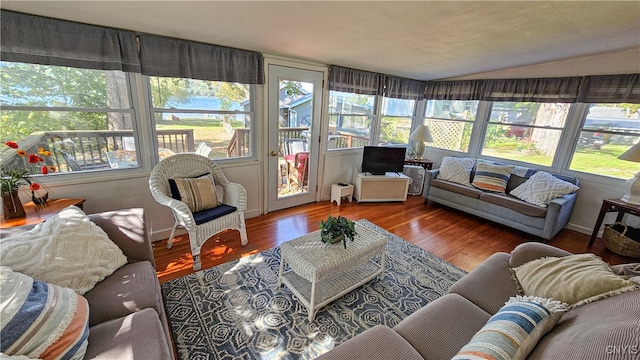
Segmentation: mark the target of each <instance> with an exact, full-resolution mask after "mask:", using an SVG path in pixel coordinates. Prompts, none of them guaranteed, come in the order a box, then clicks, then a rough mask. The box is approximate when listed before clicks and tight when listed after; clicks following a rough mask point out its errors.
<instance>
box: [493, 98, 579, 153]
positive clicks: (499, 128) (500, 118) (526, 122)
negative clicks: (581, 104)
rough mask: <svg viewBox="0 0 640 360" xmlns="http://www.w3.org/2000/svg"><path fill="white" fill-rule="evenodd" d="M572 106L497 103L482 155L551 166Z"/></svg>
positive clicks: (563, 104)
mask: <svg viewBox="0 0 640 360" xmlns="http://www.w3.org/2000/svg"><path fill="white" fill-rule="evenodd" d="M569 107H570V104H566V103H533V102H494V103H493V104H492V109H491V116H490V118H489V123H488V124H487V129H486V132H485V138H484V144H483V147H482V155H486V156H492V157H496V158H502V159H509V160H516V161H522V162H527V163H531V164H536V165H542V166H551V165H552V163H553V157H554V156H555V153H556V149H557V148H558V143H559V142H560V135H562V130H563V129H564V126H565V123H566V121H567V115H568V113H569Z"/></svg>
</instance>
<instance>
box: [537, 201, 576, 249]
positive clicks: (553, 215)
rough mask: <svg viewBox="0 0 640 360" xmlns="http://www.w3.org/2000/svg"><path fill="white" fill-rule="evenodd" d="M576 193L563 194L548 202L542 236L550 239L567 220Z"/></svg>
mask: <svg viewBox="0 0 640 360" xmlns="http://www.w3.org/2000/svg"><path fill="white" fill-rule="evenodd" d="M577 197H578V193H577V192H574V193H571V194H567V195H563V196H561V197H559V198H555V199H553V200H551V202H549V205H548V206H547V214H546V215H545V220H546V221H545V225H544V230H543V231H542V238H544V239H546V240H551V239H552V238H553V237H554V236H555V235H556V234H557V233H558V232H559V231H560V230H562V229H563V228H564V227H565V225H567V223H568V222H569V218H570V217H571V212H572V211H573V206H574V204H575V203H576V198H577Z"/></svg>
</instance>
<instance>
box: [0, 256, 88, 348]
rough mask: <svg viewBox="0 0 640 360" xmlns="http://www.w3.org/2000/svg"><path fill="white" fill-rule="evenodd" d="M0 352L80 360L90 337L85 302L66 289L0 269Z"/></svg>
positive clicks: (1, 267) (79, 296)
mask: <svg viewBox="0 0 640 360" xmlns="http://www.w3.org/2000/svg"><path fill="white" fill-rule="evenodd" d="M0 288H1V289H2V291H0V328H1V329H2V330H0V342H1V348H0V351H1V352H2V353H3V354H5V355H9V356H28V357H29V358H34V359H43V360H47V359H82V358H84V355H85V352H86V350H87V344H88V343H87V340H88V338H89V305H88V303H87V300H86V299H85V298H84V297H82V296H81V295H78V294H76V293H75V292H74V291H73V290H71V289H69V288H64V287H60V286H57V285H52V284H47V283H44V282H41V281H38V280H34V279H32V278H31V277H29V276H27V275H23V274H20V273H17V272H13V271H12V270H11V268H9V267H6V266H0Z"/></svg>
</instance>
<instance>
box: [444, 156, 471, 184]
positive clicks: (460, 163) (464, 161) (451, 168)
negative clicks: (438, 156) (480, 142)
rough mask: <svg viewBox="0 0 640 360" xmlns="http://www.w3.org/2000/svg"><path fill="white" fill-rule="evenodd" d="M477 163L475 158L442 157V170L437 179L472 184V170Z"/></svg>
mask: <svg viewBox="0 0 640 360" xmlns="http://www.w3.org/2000/svg"><path fill="white" fill-rule="evenodd" d="M475 163H476V159H474V158H466V157H455V156H445V157H443V158H442V163H441V164H440V172H439V173H438V176H436V179H440V180H446V181H450V182H453V183H456V184H461V185H464V186H471V183H470V181H471V170H472V169H473V166H474V165H475Z"/></svg>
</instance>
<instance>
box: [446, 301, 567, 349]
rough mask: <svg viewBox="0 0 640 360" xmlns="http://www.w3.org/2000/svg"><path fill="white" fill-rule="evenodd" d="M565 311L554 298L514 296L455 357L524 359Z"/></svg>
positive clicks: (565, 308) (563, 305)
mask: <svg viewBox="0 0 640 360" xmlns="http://www.w3.org/2000/svg"><path fill="white" fill-rule="evenodd" d="M566 310H567V304H564V303H561V302H559V301H557V300H553V299H542V298H538V297H521V296H516V297H513V298H511V299H510V300H509V301H508V302H507V303H506V304H505V305H504V306H503V307H502V308H501V309H500V310H498V312H497V313H496V314H495V315H493V316H492V317H491V319H489V321H487V323H486V324H485V325H484V326H483V327H482V329H480V330H479V331H478V332H477V333H476V334H475V335H474V336H473V338H472V339H471V341H469V343H468V344H466V345H465V346H464V347H462V349H460V351H459V352H458V354H457V355H456V356H454V357H453V359H454V360H462V359H470V358H472V359H504V360H512V359H524V358H526V357H527V355H528V354H529V353H530V352H531V350H533V348H534V347H535V346H536V344H537V343H538V341H539V340H540V338H541V337H542V336H544V335H545V334H546V333H548V332H549V331H550V330H551V329H553V327H554V326H555V324H556V323H557V322H558V320H559V319H560V317H561V316H562V314H563V313H564V312H565V311H566Z"/></svg>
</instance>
